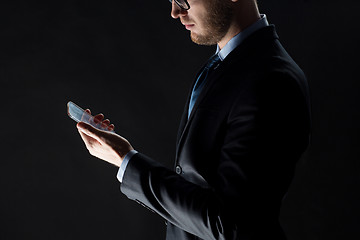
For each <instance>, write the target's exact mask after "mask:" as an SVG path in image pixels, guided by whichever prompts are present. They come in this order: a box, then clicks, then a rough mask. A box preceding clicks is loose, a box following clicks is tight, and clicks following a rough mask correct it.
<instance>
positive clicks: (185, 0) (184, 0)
mask: <svg viewBox="0 0 360 240" xmlns="http://www.w3.org/2000/svg"><path fill="white" fill-rule="evenodd" d="M173 1H175V3H176V4H177V5H178V6H179V7H180V8H181V9H182V10H189V9H190V4H189V3H188V1H187V0H181V1H183V2H184V4H185V6H183V5H184V4H182V3H181V2H180V0H169V2H170V3H171V4H172V2H173Z"/></svg>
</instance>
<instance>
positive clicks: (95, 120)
mask: <svg viewBox="0 0 360 240" xmlns="http://www.w3.org/2000/svg"><path fill="white" fill-rule="evenodd" d="M85 112H86V113H88V114H89V115H91V111H90V109H86V110H85ZM103 119H104V114H102V113H100V114H97V115H95V116H93V117H90V119H88V120H87V121H86V119H85V118H84V119H82V121H83V122H88V123H90V124H92V125H94V124H95V125H94V126H96V127H99V128H101V129H104V130H108V131H113V130H114V129H115V126H114V124H110V120H109V119H105V120H103Z"/></svg>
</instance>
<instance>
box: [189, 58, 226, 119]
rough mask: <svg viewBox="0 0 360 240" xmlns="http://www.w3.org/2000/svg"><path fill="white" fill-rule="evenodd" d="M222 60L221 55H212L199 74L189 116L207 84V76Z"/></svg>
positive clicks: (192, 94)
mask: <svg viewBox="0 0 360 240" xmlns="http://www.w3.org/2000/svg"><path fill="white" fill-rule="evenodd" d="M219 62H220V57H219V56H218V55H217V54H215V55H214V56H212V57H211V58H210V59H209V61H208V63H207V64H206V66H205V67H204V69H203V70H202V71H201V73H200V74H199V76H198V78H197V80H196V82H195V85H194V88H193V90H192V92H191V98H190V103H189V110H188V118H189V117H190V114H191V111H192V109H193V107H194V105H195V102H196V99H197V98H198V97H199V95H200V92H201V90H202V88H203V87H204V85H205V82H206V77H207V76H208V75H209V73H210V72H211V71H212V70H214V68H216V67H217V66H218V65H219V64H218V63H219Z"/></svg>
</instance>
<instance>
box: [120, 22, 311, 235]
mask: <svg viewBox="0 0 360 240" xmlns="http://www.w3.org/2000/svg"><path fill="white" fill-rule="evenodd" d="M187 109H188V103H186V107H185V111H184V114H183V117H182V120H181V124H180V129H179V137H178V141H177V152H176V163H175V171H173V170H169V169H167V168H165V167H163V166H162V165H160V164H159V163H157V162H156V161H154V160H152V159H150V158H148V157H146V156H145V155H143V154H140V153H138V154H136V155H135V156H134V157H133V158H132V159H131V161H130V162H129V164H128V166H127V169H126V171H125V174H124V178H123V182H122V184H121V190H122V192H123V193H124V194H126V195H127V196H128V198H130V199H134V200H136V201H137V202H139V203H141V204H142V205H144V206H146V207H147V208H149V209H151V210H152V211H154V212H156V213H158V214H159V215H161V216H162V217H163V218H164V219H166V221H167V239H172V240H174V239H176V240H177V239H179V240H180V239H181V240H185V239H226V240H230V239H231V240H233V239H284V238H285V237H284V235H283V233H282V230H281V228H280V224H279V222H278V215H279V209H280V204H281V200H282V198H283V196H284V194H285V193H286V191H287V188H288V186H289V184H290V181H291V179H292V175H293V170H294V167H295V164H296V162H297V160H298V159H299V158H300V156H301V154H302V153H303V152H304V150H305V149H306V147H307V145H308V142H309V131H310V114H309V96H308V86H307V82H306V79H305V76H304V74H303V72H302V71H301V69H300V68H299V67H298V66H297V65H296V63H295V62H294V61H293V60H292V59H291V57H290V56H289V55H288V54H287V53H286V51H285V50H284V48H283V47H282V46H281V44H280V42H279V40H278V36H277V34H276V32H275V29H274V26H268V27H265V28H262V29H260V30H258V31H256V32H255V33H253V34H252V35H251V36H249V37H248V38H247V39H246V40H245V41H244V42H243V43H242V44H241V45H240V46H238V47H237V48H236V49H235V50H234V51H232V52H231V53H230V54H229V55H228V56H227V57H226V59H225V60H224V61H223V62H222V63H221V64H220V65H219V66H218V67H217V68H216V70H214V71H213V72H212V73H211V74H210V75H209V76H208V78H207V80H206V85H205V86H204V88H203V90H202V92H201V94H200V96H199V98H198V100H197V102H196V104H195V106H194V108H193V111H192V113H191V115H190V117H189V119H188V120H187Z"/></svg>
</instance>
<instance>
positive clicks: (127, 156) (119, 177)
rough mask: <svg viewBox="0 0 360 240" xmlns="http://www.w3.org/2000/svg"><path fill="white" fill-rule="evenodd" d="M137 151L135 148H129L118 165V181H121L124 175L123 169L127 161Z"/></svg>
mask: <svg viewBox="0 0 360 240" xmlns="http://www.w3.org/2000/svg"><path fill="white" fill-rule="evenodd" d="M136 153H138V152H137V151H136V150H134V149H133V150H130V151H129V152H128V153H127V154H126V155H125V157H124V159H123V161H122V163H121V165H120V168H119V171H118V173H117V179H118V180H119V182H122V179H123V177H124V173H125V170H126V167H127V165H128V163H129V161H130V160H131V158H132V157H133V156H134V155H135V154H136Z"/></svg>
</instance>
